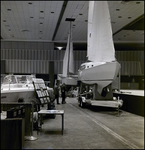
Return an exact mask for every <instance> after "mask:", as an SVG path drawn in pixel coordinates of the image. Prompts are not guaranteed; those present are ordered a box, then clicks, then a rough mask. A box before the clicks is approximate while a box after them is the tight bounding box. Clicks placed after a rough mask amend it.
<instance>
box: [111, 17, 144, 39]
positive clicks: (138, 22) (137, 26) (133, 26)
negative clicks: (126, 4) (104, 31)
mask: <svg viewBox="0 0 145 150" xmlns="http://www.w3.org/2000/svg"><path fill="white" fill-rule="evenodd" d="M122 30H144V14H143V15H141V16H140V17H138V18H136V19H135V20H133V21H132V22H130V23H129V24H127V25H126V26H124V27H122V28H121V29H120V30H118V31H116V32H115V33H113V36H114V35H115V34H117V33H119V32H120V31H122Z"/></svg>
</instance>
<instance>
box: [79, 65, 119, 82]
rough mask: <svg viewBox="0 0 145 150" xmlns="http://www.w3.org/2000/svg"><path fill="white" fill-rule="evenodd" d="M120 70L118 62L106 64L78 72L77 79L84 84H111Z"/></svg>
mask: <svg viewBox="0 0 145 150" xmlns="http://www.w3.org/2000/svg"><path fill="white" fill-rule="evenodd" d="M119 69H120V64H119V63H118V62H107V63H105V64H100V65H97V66H94V67H90V68H88V69H84V70H80V71H79V72H78V79H79V80H80V81H82V82H83V83H86V84H95V83H96V84H100V83H101V82H108V83H111V82H112V81H113V80H114V79H115V78H116V77H117V74H118V72H119Z"/></svg>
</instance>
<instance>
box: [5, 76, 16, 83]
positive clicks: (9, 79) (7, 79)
mask: <svg viewBox="0 0 145 150" xmlns="http://www.w3.org/2000/svg"><path fill="white" fill-rule="evenodd" d="M15 83H17V81H16V78H15V76H14V75H8V76H5V77H4V80H3V84H15Z"/></svg>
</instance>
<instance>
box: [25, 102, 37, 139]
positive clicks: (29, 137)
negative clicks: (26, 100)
mask: <svg viewBox="0 0 145 150" xmlns="http://www.w3.org/2000/svg"><path fill="white" fill-rule="evenodd" d="M33 110H34V105H33V102H32V111H31V112H32V115H31V116H32V118H31V120H32V123H31V124H32V127H31V136H25V140H28V141H34V140H37V139H38V138H37V137H34V136H33Z"/></svg>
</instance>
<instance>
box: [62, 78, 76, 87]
mask: <svg viewBox="0 0 145 150" xmlns="http://www.w3.org/2000/svg"><path fill="white" fill-rule="evenodd" d="M62 83H65V85H77V80H76V79H74V78H72V77H65V78H63V79H62Z"/></svg>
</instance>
